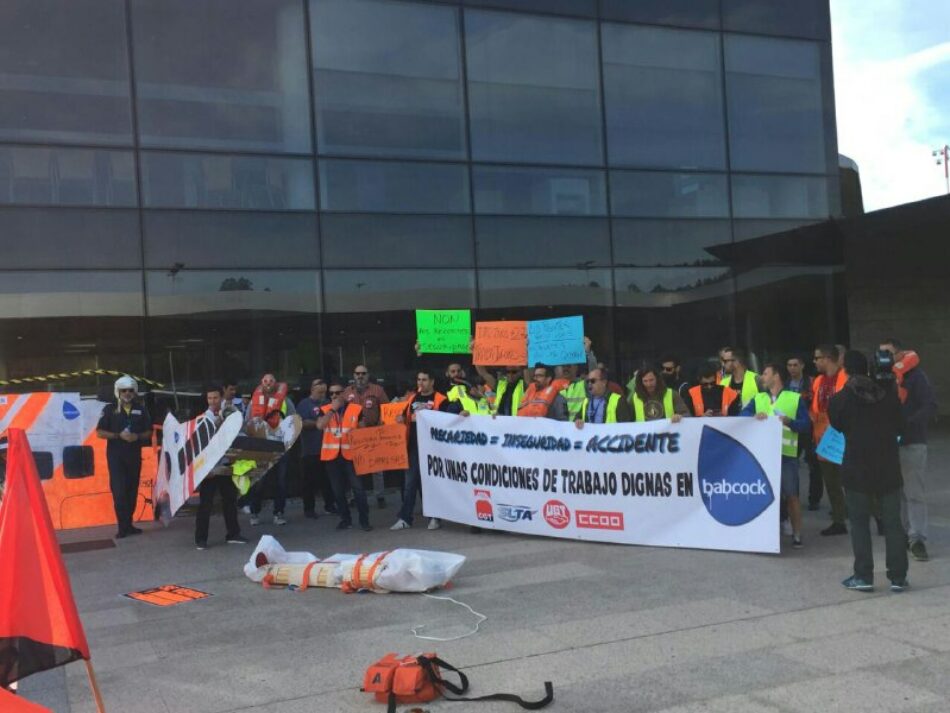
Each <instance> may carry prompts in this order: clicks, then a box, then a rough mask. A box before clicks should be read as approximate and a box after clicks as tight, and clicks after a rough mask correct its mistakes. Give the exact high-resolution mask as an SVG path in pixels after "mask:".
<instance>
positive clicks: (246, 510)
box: [241, 505, 251, 515]
mask: <svg viewBox="0 0 950 713" xmlns="http://www.w3.org/2000/svg"><path fill="white" fill-rule="evenodd" d="M241 512H243V513H244V514H245V515H250V514H251V506H250V505H242V506H241Z"/></svg>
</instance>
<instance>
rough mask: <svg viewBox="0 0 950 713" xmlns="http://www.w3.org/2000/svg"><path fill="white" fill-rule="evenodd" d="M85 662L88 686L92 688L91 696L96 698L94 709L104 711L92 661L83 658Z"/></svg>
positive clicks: (104, 712) (103, 712)
mask: <svg viewBox="0 0 950 713" xmlns="http://www.w3.org/2000/svg"><path fill="white" fill-rule="evenodd" d="M84 660H85V662H86V674H87V675H88V676H89V687H90V688H91V689H92V696H93V698H95V699H96V711H98V713H106V708H105V706H104V705H103V703H102V693H101V692H100V691H99V682H98V681H97V680H96V672H95V671H93V670H92V661H90V660H89V659H84Z"/></svg>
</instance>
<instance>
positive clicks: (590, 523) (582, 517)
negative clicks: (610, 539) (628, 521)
mask: <svg viewBox="0 0 950 713" xmlns="http://www.w3.org/2000/svg"><path fill="white" fill-rule="evenodd" d="M575 517H576V518H577V526H578V527H583V528H586V529H588V530H622V529H623V513H622V512H606V511H604V510H578V511H577V512H576V513H575Z"/></svg>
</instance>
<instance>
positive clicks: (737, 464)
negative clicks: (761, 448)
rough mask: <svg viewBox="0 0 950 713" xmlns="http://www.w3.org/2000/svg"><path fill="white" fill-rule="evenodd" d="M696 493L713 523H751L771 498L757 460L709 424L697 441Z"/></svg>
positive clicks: (768, 503)
mask: <svg viewBox="0 0 950 713" xmlns="http://www.w3.org/2000/svg"><path fill="white" fill-rule="evenodd" d="M697 473H698V475H699V494H700V496H701V497H702V499H703V505H705V506H706V510H707V511H708V512H709V514H710V515H712V517H713V519H714V520H715V521H716V522H719V523H721V524H723V525H728V526H730V527H735V526H738V525H745V524H747V523H750V522H752V521H753V520H755V518H757V517H758V516H759V515H761V514H762V513H763V512H765V511H766V510H767V509H768V507H769V506H770V505H771V504H772V503H773V502H774V501H775V494H774V493H773V492H772V486H771V485H770V484H769V479H768V478H767V477H766V475H765V471H764V470H762V466H761V465H760V464H759V461H757V460H756V459H755V456H753V455H752V454H751V453H750V452H749V450H748V449H747V448H746V447H745V446H744V445H742V444H741V443H740V442H739V441H737V440H736V439H734V438H732V437H731V436H727V435H726V434H724V433H721V432H720V431H717V430H716V429H714V428H710V427H709V426H704V427H703V435H702V438H701V439H700V442H699V466H698V468H697Z"/></svg>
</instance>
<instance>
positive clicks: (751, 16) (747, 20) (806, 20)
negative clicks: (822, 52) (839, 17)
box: [722, 0, 831, 40]
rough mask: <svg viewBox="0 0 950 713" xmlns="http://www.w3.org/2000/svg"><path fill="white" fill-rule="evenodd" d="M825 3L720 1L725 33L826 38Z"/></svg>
mask: <svg viewBox="0 0 950 713" xmlns="http://www.w3.org/2000/svg"><path fill="white" fill-rule="evenodd" d="M828 6H829V2H828V0H795V1H794V2H789V0H722V24H723V28H725V29H726V30H738V31H739V32H752V33H756V34H766V35H787V36H790V37H810V38H814V39H820V40H821V39H824V40H826V39H829V38H830V36H831V17H830V16H829V13H828Z"/></svg>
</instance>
